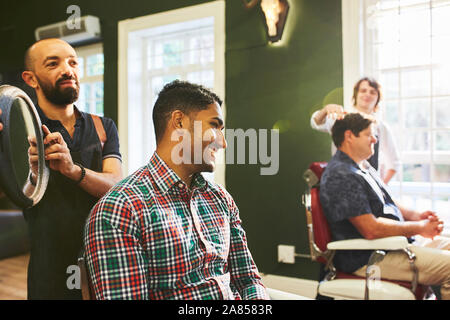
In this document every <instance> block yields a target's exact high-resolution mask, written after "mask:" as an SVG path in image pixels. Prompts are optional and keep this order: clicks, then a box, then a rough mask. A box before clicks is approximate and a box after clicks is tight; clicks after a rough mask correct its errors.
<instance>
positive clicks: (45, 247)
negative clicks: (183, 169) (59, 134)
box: [24, 116, 102, 300]
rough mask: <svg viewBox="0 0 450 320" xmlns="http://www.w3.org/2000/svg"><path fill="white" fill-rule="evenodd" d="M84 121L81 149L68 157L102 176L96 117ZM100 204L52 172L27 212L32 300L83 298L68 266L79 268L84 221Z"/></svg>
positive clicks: (29, 278) (72, 152)
mask: <svg viewBox="0 0 450 320" xmlns="http://www.w3.org/2000/svg"><path fill="white" fill-rule="evenodd" d="M85 120H86V121H85V125H84V130H83V132H81V134H82V136H81V137H80V146H81V147H77V146H74V147H73V148H74V150H71V151H70V154H71V155H72V160H73V161H74V162H78V163H80V164H82V165H83V166H84V167H85V168H89V169H91V170H94V171H97V172H101V171H102V146H101V144H100V140H99V138H98V135H97V132H96V130H95V126H94V123H93V120H92V118H91V117H90V116H87V117H86V116H85ZM78 129H80V128H78ZM75 130H77V128H75ZM74 138H75V133H74ZM66 143H67V141H66ZM68 145H69V144H68ZM97 200H98V199H97V198H95V197H93V196H91V195H89V194H88V193H87V192H85V191H84V190H83V189H81V188H80V187H78V186H76V185H75V181H73V180H70V179H68V178H67V177H65V176H64V175H62V174H61V173H59V172H57V171H53V170H50V178H49V182H48V186H47V190H46V192H45V195H44V197H43V198H42V200H41V201H40V202H39V203H38V204H37V205H36V206H34V207H32V208H30V209H26V210H24V216H25V219H26V221H27V223H28V229H29V233H30V241H31V251H30V263H29V265H28V299H58V300H59V299H81V298H82V296H81V290H79V289H69V288H68V285H67V281H68V280H69V277H71V276H73V275H74V272H73V269H72V272H70V270H71V269H69V273H68V267H69V266H76V265H77V258H78V255H79V252H80V250H81V248H82V246H83V233H84V225H85V222H86V218H87V216H88V214H89V212H90V210H91V208H92V207H93V206H94V204H95V203H96V202H97ZM72 278H73V277H72ZM69 282H71V283H72V281H69Z"/></svg>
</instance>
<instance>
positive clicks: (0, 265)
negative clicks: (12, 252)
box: [0, 254, 30, 300]
mask: <svg viewBox="0 0 450 320" xmlns="http://www.w3.org/2000/svg"><path fill="white" fill-rule="evenodd" d="M29 258H30V257H29V255H28V254H25V255H21V256H17V257H13V258H7V259H3V260H0V300H26V299H27V267H28V260H29Z"/></svg>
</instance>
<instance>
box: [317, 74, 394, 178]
mask: <svg viewBox="0 0 450 320" xmlns="http://www.w3.org/2000/svg"><path fill="white" fill-rule="evenodd" d="M380 99H381V90H380V85H379V83H378V82H377V81H375V80H374V79H372V78H368V77H365V78H362V79H360V80H359V81H358V82H357V83H356V84H355V86H354V87H353V98H352V100H353V106H351V107H348V108H345V110H344V108H343V107H342V106H341V105H337V104H328V105H326V106H325V107H323V108H322V109H320V110H317V111H316V112H314V113H313V115H312V116H311V127H312V128H313V129H315V130H318V131H322V132H328V133H331V128H332V127H333V125H334V122H335V120H336V119H341V118H342V117H343V116H344V115H345V114H346V113H351V112H360V113H363V114H366V115H371V116H373V117H374V118H376V126H375V131H376V132H375V133H376V135H377V139H378V141H379V142H378V145H376V146H375V154H374V155H373V156H372V157H371V158H370V159H369V163H370V164H371V165H372V166H373V167H374V168H375V169H377V171H378V173H379V174H380V177H381V178H382V179H383V181H384V183H386V184H387V183H388V182H389V181H390V180H391V179H392V177H393V176H394V175H395V173H396V171H397V168H398V166H399V165H400V157H399V154H398V151H397V147H396V144H395V142H394V139H393V136H392V133H391V131H390V129H389V127H388V126H387V124H386V123H384V122H383V121H382V120H381V119H379V117H377V111H378V109H379V105H378V103H379V102H380ZM335 152H336V147H335V146H334V145H333V146H332V153H333V154H334V153H335Z"/></svg>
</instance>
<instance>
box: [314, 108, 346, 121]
mask: <svg viewBox="0 0 450 320" xmlns="http://www.w3.org/2000/svg"><path fill="white" fill-rule="evenodd" d="M346 113H347V112H345V111H344V108H343V107H342V106H340V105H338V104H327V105H326V106H325V107H323V108H322V109H321V110H320V111H319V112H318V113H317V114H316V116H315V117H314V121H315V122H316V124H318V125H320V124H322V123H324V122H325V120H326V118H327V117H331V118H333V119H337V120H340V119H342V118H344V116H345V114H346Z"/></svg>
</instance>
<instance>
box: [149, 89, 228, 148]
mask: <svg viewBox="0 0 450 320" xmlns="http://www.w3.org/2000/svg"><path fill="white" fill-rule="evenodd" d="M216 102H217V103H218V104H219V106H221V105H222V100H221V99H220V98H219V97H218V96H217V95H216V94H215V93H213V92H211V91H210V90H208V89H207V88H205V87H203V86H201V85H198V84H193V83H190V82H187V81H181V80H175V81H173V82H171V83H168V84H166V85H165V86H164V88H163V89H162V90H161V92H160V93H159V95H158V99H157V100H156V103H155V106H154V107H153V125H154V127H155V136H156V141H157V142H159V141H160V139H161V138H162V136H163V134H164V131H165V130H166V128H167V123H168V122H169V119H170V116H171V114H172V112H173V111H175V110H180V111H182V112H183V113H184V114H186V115H188V116H189V115H190V114H191V113H192V112H198V111H201V110H206V109H207V108H208V106H209V105H210V104H213V103H216Z"/></svg>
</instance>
